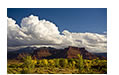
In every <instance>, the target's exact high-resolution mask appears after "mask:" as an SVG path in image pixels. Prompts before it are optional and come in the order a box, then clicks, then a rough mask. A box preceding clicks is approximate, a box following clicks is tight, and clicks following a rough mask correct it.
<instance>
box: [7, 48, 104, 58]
mask: <svg viewBox="0 0 119 75" xmlns="http://www.w3.org/2000/svg"><path fill="white" fill-rule="evenodd" d="M78 54H81V55H82V56H83V58H84V59H95V58H97V57H99V58H100V59H106V57H104V56H101V55H98V54H93V53H90V52H88V51H87V50H85V48H78V47H73V46H69V47H68V48H65V49H55V48H52V47H41V48H35V47H33V48H32V47H27V48H23V49H20V50H18V51H13V52H8V59H9V58H16V59H21V58H22V57H24V56H26V55H31V56H33V58H37V59H44V58H45V59H53V58H78V56H77V55H78Z"/></svg>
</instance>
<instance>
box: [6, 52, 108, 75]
mask: <svg viewBox="0 0 119 75" xmlns="http://www.w3.org/2000/svg"><path fill="white" fill-rule="evenodd" d="M78 57H79V59H66V58H58V59H40V60H39V59H33V58H32V57H31V56H25V57H23V58H22V59H21V60H8V68H7V69H8V70H7V72H8V74H104V73H107V60H100V59H99V58H96V59H92V60H88V59H83V57H82V56H81V55H80V54H78Z"/></svg>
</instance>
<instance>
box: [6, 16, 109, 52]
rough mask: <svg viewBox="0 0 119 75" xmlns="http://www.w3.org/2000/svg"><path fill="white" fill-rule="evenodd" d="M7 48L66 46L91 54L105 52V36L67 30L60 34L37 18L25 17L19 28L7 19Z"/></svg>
mask: <svg viewBox="0 0 119 75" xmlns="http://www.w3.org/2000/svg"><path fill="white" fill-rule="evenodd" d="M7 23H8V24H7V25H8V34H7V38H8V47H13V46H15V47H16V46H28V45H37V46H42V45H43V46H52V47H56V48H65V47H67V46H77V47H85V48H86V49H88V50H89V51H92V52H106V49H107V48H106V47H107V46H106V43H107V39H106V35H105V34H97V33H73V32H69V31H68V30H64V31H63V32H62V34H63V35H61V34H60V32H59V30H58V27H57V26H56V25H55V24H53V23H52V22H50V21H46V20H39V19H38V17H37V16H33V15H31V16H29V17H25V18H23V19H22V21H21V27H19V25H18V24H16V22H15V21H14V20H13V19H12V18H8V19H7Z"/></svg>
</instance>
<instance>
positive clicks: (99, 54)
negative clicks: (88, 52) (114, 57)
mask: <svg viewBox="0 0 119 75" xmlns="http://www.w3.org/2000/svg"><path fill="white" fill-rule="evenodd" d="M93 54H95V55H97V56H104V57H107V53H93Z"/></svg>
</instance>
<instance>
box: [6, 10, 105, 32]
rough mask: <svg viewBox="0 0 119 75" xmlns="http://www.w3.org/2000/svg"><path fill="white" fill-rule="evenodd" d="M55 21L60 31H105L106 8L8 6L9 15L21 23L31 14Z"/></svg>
mask: <svg viewBox="0 0 119 75" xmlns="http://www.w3.org/2000/svg"><path fill="white" fill-rule="evenodd" d="M31 14H33V15H36V16H39V19H46V20H49V21H51V22H53V23H55V24H56V25H57V26H58V28H59V31H60V32H62V31H63V30H65V29H66V30H69V31H70V32H93V33H103V32H105V31H107V9H106V8H8V9H7V16H8V17H9V18H13V19H14V20H16V22H17V24H20V22H21V20H22V18H24V17H27V16H29V15H31Z"/></svg>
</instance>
